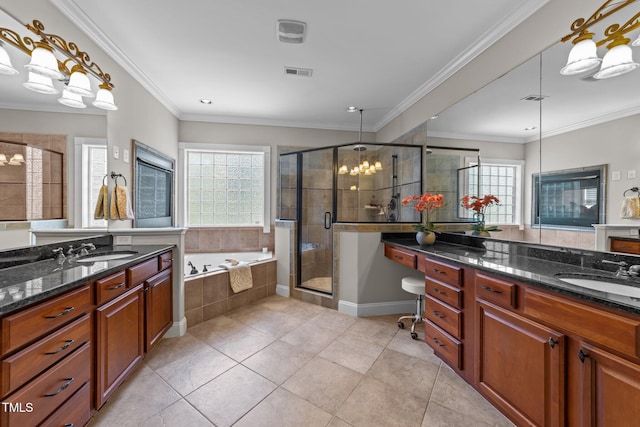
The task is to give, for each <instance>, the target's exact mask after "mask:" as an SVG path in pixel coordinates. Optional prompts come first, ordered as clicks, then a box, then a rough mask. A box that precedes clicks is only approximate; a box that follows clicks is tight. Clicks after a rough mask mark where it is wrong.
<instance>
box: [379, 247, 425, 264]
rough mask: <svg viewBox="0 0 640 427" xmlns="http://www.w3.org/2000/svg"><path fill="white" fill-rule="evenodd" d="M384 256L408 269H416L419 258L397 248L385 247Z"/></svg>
mask: <svg viewBox="0 0 640 427" xmlns="http://www.w3.org/2000/svg"><path fill="white" fill-rule="evenodd" d="M384 256H386V257H387V258H390V259H392V260H393V261H395V262H398V263H400V264H402V265H406V266H407V267H411V268H416V266H417V264H416V263H417V258H418V257H417V256H416V254H414V253H413V252H410V251H405V250H402V249H399V248H396V247H395V246H389V245H384Z"/></svg>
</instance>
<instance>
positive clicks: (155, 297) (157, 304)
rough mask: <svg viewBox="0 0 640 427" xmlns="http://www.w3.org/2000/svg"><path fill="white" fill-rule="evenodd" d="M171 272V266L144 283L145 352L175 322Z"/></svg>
mask: <svg viewBox="0 0 640 427" xmlns="http://www.w3.org/2000/svg"><path fill="white" fill-rule="evenodd" d="M171 273H172V270H171V268H168V269H166V270H164V271H162V272H160V273H158V274H156V275H155V276H153V277H151V278H149V279H148V280H146V281H145V283H144V291H145V295H144V298H145V327H144V334H145V341H144V351H145V352H149V351H150V350H151V349H152V348H153V347H154V346H155V345H156V344H157V343H158V341H160V339H161V338H162V337H163V335H164V333H165V332H167V330H169V328H170V327H171V325H172V324H173V297H172V290H173V281H172V277H171Z"/></svg>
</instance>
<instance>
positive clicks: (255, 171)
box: [186, 150, 265, 227]
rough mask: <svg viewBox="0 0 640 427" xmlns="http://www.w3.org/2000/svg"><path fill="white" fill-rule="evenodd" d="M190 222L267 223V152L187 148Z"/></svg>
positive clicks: (225, 224)
mask: <svg viewBox="0 0 640 427" xmlns="http://www.w3.org/2000/svg"><path fill="white" fill-rule="evenodd" d="M186 163H187V177H186V179H187V183H186V184H187V218H188V223H189V225H190V226H193V227H204V226H234V225H235V226H256V225H264V221H265V220H264V218H265V216H264V194H265V153H263V152H259V153H255V152H219V151H196V150H188V151H187V152H186Z"/></svg>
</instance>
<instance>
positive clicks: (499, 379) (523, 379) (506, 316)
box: [476, 302, 565, 426]
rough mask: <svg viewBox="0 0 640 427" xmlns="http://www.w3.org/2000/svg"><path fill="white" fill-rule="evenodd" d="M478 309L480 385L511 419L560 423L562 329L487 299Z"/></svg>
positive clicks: (562, 414) (562, 412) (533, 423)
mask: <svg viewBox="0 0 640 427" xmlns="http://www.w3.org/2000/svg"><path fill="white" fill-rule="evenodd" d="M478 313H479V324H478V328H479V331H478V334H477V338H476V351H477V355H478V357H479V365H478V367H477V373H476V375H477V377H478V378H477V384H478V386H479V388H480V390H481V391H482V392H483V393H484V394H485V395H486V396H487V397H488V398H489V399H490V400H491V401H492V402H493V403H494V404H495V405H496V406H497V407H498V408H500V409H501V410H502V412H503V413H505V414H507V415H508V416H509V417H510V418H511V419H512V420H513V421H515V423H516V424H517V425H538V426H542V425H544V426H562V425H564V401H565V391H564V390H565V386H564V383H565V375H564V366H565V358H564V352H565V337H564V335H562V334H560V333H558V332H556V331H554V330H552V329H549V328H547V327H545V326H543V325H540V324H538V323H535V322H533V321H531V320H528V319H526V318H524V317H522V316H519V315H517V314H514V313H511V312H509V311H507V310H505V309H502V308H499V307H497V306H494V305H492V304H489V303H485V302H479V303H478Z"/></svg>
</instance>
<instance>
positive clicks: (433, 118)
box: [429, 114, 440, 120]
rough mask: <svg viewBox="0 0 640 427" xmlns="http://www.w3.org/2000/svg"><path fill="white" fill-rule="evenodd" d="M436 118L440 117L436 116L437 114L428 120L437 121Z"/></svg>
mask: <svg viewBox="0 0 640 427" xmlns="http://www.w3.org/2000/svg"><path fill="white" fill-rule="evenodd" d="M438 117H440V116H438V115H437V114H434V115H433V116H431V118H430V119H429V120H435V119H437V118H438Z"/></svg>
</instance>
